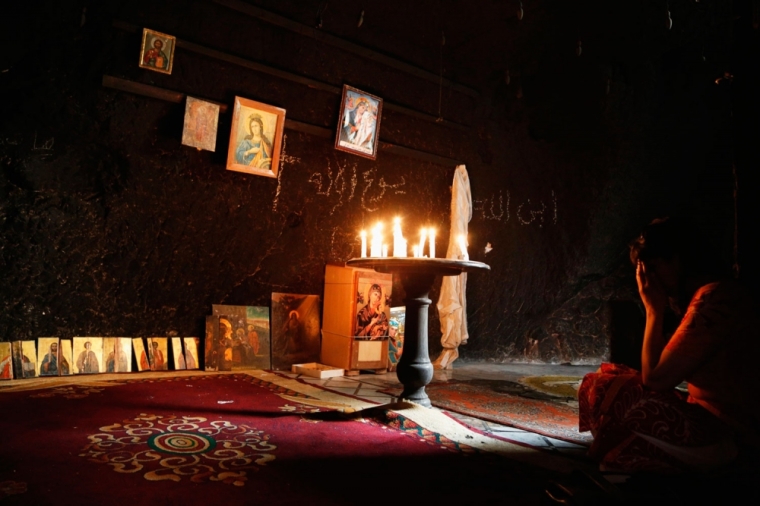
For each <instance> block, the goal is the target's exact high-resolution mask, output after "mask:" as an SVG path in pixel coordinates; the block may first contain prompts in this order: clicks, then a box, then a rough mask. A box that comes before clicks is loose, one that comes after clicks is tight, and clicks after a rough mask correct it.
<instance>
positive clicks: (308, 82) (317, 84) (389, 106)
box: [113, 20, 470, 131]
mask: <svg viewBox="0 0 760 506" xmlns="http://www.w3.org/2000/svg"><path fill="white" fill-rule="evenodd" d="M113 26H114V27H115V28H118V29H120V30H124V31H125V32H132V33H137V32H139V31H140V30H141V28H140V27H139V26H137V25H134V24H132V23H127V22H125V21H120V20H114V21H113ZM176 44H177V47H179V48H182V49H186V50H188V51H192V52H194V53H198V54H202V55H204V56H208V57H210V58H215V59H217V60H220V61H224V62H227V63H232V64H233V65H238V66H240V67H243V68H247V69H250V70H255V71H257V72H261V73H262V74H268V75H270V76H275V77H279V78H281V79H285V80H288V81H292V82H295V83H298V84H302V85H304V86H307V87H309V88H312V89H315V90H320V91H327V92H329V93H334V94H336V95H341V94H342V93H343V88H342V87H340V86H335V85H333V84H329V83H323V82H322V81H317V80H316V79H311V78H309V77H304V76H300V75H298V74H293V73H292V72H287V71H285V70H280V69H276V68H274V67H270V66H268V65H264V64H262V63H258V62H255V61H251V60H247V59H245V58H241V57H239V56H235V55H231V54H229V53H225V52H223V51H219V50H217V49H212V48H209V47H205V46H202V45H200V44H195V43H194V42H189V41H186V40H183V39H179V38H178V39H176ZM383 109H384V110H388V111H396V112H400V113H402V114H406V115H407V116H412V117H415V118H419V119H422V120H425V121H429V122H431V123H436V124H439V125H443V126H446V127H449V128H455V129H457V130H462V131H468V130H470V128H469V127H468V126H466V125H462V124H461V123H455V122H453V121H449V120H447V119H444V120H442V121H441V120H440V118H437V117H436V116H433V115H432V114H427V113H424V112H421V111H417V110H415V109H410V108H409V107H404V106H403V105H398V104H394V103H392V102H387V101H383Z"/></svg>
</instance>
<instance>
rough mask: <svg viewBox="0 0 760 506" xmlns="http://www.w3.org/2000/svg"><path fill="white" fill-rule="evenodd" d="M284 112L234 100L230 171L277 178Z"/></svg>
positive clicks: (248, 101)
mask: <svg viewBox="0 0 760 506" xmlns="http://www.w3.org/2000/svg"><path fill="white" fill-rule="evenodd" d="M284 126H285V109H280V108H279V107H274V106H271V105H267V104H262V103H261V102H255V101H253V100H248V99H247V98H242V97H235V108H234V110H233V112H232V129H231V131H230V147H229V151H228V153H227V170H235V171H238V172H247V173H248V174H257V175H259V176H267V177H275V178H276V177H277V170H278V166H279V163H280V150H281V149H282V135H283V134H282V130H283V128H284Z"/></svg>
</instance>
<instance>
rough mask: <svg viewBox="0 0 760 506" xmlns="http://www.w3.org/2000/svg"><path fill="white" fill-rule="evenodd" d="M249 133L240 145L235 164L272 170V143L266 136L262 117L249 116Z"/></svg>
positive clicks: (257, 115)
mask: <svg viewBox="0 0 760 506" xmlns="http://www.w3.org/2000/svg"><path fill="white" fill-rule="evenodd" d="M248 133H249V135H246V136H245V137H244V138H243V140H241V141H240V144H238V147H237V150H236V151H235V162H237V163H239V164H240V165H247V166H248V167H253V168H256V169H270V168H271V165H272V141H270V140H269V139H268V138H267V136H266V135H265V134H264V121H263V120H262V119H261V115H259V114H256V113H253V114H251V115H250V116H248Z"/></svg>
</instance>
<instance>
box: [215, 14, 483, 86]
mask: <svg viewBox="0 0 760 506" xmlns="http://www.w3.org/2000/svg"><path fill="white" fill-rule="evenodd" d="M212 1H213V2H214V3H217V4H219V5H223V6H225V7H227V8H229V9H232V10H235V11H238V12H241V13H243V14H247V15H249V16H253V17H256V18H259V19H260V20H262V21H266V22H267V23H270V24H273V25H276V26H279V27H281V28H285V29H286V30H290V31H292V32H295V33H297V34H299V35H303V36H305V37H310V38H312V39H315V40H318V41H320V42H324V43H326V44H330V45H332V46H335V47H338V48H340V49H343V50H344V51H349V52H351V53H355V54H358V55H359V56H362V57H363V58H368V59H371V60H374V61H376V62H378V63H382V64H383V65H387V66H389V67H393V68H395V69H398V70H402V71H404V72H406V73H407V74H411V75H413V76H416V77H419V78H422V79H425V80H427V81H431V82H434V83H435V84H439V83H441V84H443V86H446V87H447V88H451V89H452V90H456V91H458V92H460V93H463V94H465V95H469V96H471V97H477V96H478V95H479V93H478V92H477V91H475V90H473V89H472V88H468V87H467V86H464V85H463V84H458V83H455V82H453V81H450V80H448V79H441V76H439V75H437V74H434V73H433V72H429V71H427V70H424V69H421V68H419V67H415V66H414V65H410V64H408V63H405V62H403V61H400V60H397V59H395V58H391V57H390V56H386V55H384V54H382V53H379V52H377V51H374V50H372V49H369V48H366V47H363V46H360V45H359V44H356V43H354V42H350V41H347V40H345V39H341V38H340V37H336V36H335V35H330V34H329V33H325V32H323V31H320V30H317V29H315V28H312V27H310V26H306V25H304V24H301V23H298V22H296V21H293V20H290V19H288V18H286V17H283V16H280V15H278V14H274V13H272V12H269V11H266V10H264V9H261V8H259V7H256V6H254V5H251V4H249V3H245V2H242V1H240V0H212Z"/></svg>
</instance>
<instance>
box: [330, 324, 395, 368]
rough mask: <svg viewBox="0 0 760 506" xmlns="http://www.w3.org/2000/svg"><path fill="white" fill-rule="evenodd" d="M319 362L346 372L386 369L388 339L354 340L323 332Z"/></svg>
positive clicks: (350, 337) (349, 337)
mask: <svg viewBox="0 0 760 506" xmlns="http://www.w3.org/2000/svg"><path fill="white" fill-rule="evenodd" d="M320 361H321V362H322V363H323V364H328V365H332V366H335V367H342V368H343V369H346V370H348V371H351V370H354V371H356V370H360V369H373V370H378V369H387V368H388V338H384V339H375V340H367V339H356V338H354V337H353V336H342V335H340V334H335V333H333V332H327V331H326V330H323V331H322V354H321V356H320Z"/></svg>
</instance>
